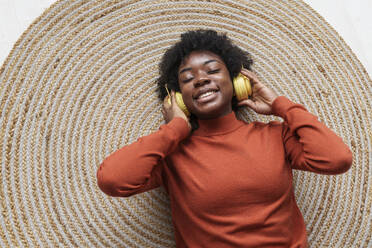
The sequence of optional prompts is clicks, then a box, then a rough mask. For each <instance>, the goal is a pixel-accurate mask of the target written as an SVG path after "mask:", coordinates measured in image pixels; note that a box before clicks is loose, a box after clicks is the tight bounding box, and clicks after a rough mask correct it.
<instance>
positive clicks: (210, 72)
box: [208, 69, 220, 74]
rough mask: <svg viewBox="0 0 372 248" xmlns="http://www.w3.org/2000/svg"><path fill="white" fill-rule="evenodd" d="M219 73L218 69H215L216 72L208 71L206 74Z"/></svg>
mask: <svg viewBox="0 0 372 248" xmlns="http://www.w3.org/2000/svg"><path fill="white" fill-rule="evenodd" d="M219 71H220V69H217V70H212V71H208V74H214V73H218V72H219Z"/></svg>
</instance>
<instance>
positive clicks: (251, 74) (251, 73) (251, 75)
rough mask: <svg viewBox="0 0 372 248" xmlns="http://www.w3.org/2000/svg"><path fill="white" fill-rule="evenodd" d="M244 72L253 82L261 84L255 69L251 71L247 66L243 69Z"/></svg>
mask: <svg viewBox="0 0 372 248" xmlns="http://www.w3.org/2000/svg"><path fill="white" fill-rule="evenodd" d="M242 74H243V75H245V76H247V77H248V78H249V80H250V81H251V84H252V85H254V84H261V82H260V80H259V79H258V77H257V75H256V74H255V73H254V72H253V71H249V70H247V69H245V68H243V69H242Z"/></svg>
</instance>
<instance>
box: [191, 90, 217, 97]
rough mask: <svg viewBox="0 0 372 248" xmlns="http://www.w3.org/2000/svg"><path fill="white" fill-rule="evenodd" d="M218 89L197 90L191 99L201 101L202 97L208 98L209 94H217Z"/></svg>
mask: <svg viewBox="0 0 372 248" xmlns="http://www.w3.org/2000/svg"><path fill="white" fill-rule="evenodd" d="M217 91H218V89H217V88H205V89H201V90H199V91H198V92H197V93H196V94H195V95H194V96H193V98H194V99H201V98H204V97H208V96H209V95H210V94H211V93H215V92H217Z"/></svg>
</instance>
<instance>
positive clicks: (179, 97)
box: [176, 92, 190, 117]
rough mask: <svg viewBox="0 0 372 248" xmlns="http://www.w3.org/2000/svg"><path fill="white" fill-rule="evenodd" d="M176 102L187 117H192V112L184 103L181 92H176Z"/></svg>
mask: <svg viewBox="0 0 372 248" xmlns="http://www.w3.org/2000/svg"><path fill="white" fill-rule="evenodd" d="M176 102H177V105H178V107H180V109H181V110H182V111H183V112H184V113H185V115H186V116H187V117H188V116H190V112H189V110H188V109H187V107H186V105H185V103H184V102H183V98H182V94H181V93H180V92H176Z"/></svg>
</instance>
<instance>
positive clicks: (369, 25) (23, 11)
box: [0, 0, 372, 76]
mask: <svg viewBox="0 0 372 248" xmlns="http://www.w3.org/2000/svg"><path fill="white" fill-rule="evenodd" d="M304 1H305V2H306V3H308V4H309V5H310V6H311V7H312V8H313V9H315V10H316V11H317V12H318V13H320V15H322V16H323V17H324V18H325V19H326V20H327V21H328V23H330V25H331V26H332V27H333V28H334V29H336V30H337V32H339V34H340V35H341V36H342V37H343V38H344V40H345V41H346V43H347V44H348V45H349V46H350V47H351V49H352V50H353V51H354V53H355V54H356V56H357V57H358V58H359V60H360V61H361V63H362V64H363V65H364V67H365V68H366V70H367V71H368V73H369V75H370V76H372V52H371V51H372V16H371V14H370V12H371V10H372V1H371V0H356V1H350V0H304ZM53 2H54V1H53V0H0V65H1V64H2V63H3V62H4V60H5V58H6V57H7V55H8V54H9V52H10V50H11V49H12V46H13V44H14V43H15V42H16V41H17V39H18V38H19V37H20V35H21V34H22V32H24V31H25V30H26V29H27V27H28V25H30V24H31V23H32V21H33V20H34V19H35V18H36V17H38V16H39V15H40V14H41V13H42V12H43V11H44V10H45V9H46V8H47V7H48V6H49V5H51V4H52V3H53Z"/></svg>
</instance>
